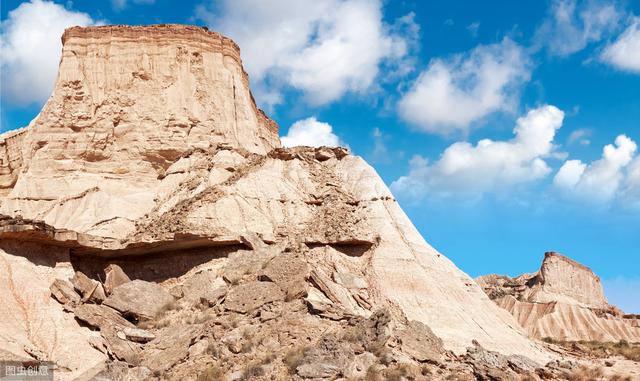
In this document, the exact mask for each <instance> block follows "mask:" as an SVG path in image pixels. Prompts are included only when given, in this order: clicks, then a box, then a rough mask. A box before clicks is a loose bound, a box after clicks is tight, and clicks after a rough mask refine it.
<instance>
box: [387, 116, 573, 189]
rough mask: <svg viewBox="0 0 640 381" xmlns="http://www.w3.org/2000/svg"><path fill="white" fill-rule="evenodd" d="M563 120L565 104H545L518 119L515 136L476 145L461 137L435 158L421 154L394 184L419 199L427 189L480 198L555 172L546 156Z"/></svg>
mask: <svg viewBox="0 0 640 381" xmlns="http://www.w3.org/2000/svg"><path fill="white" fill-rule="evenodd" d="M563 119H564V113H563V112H562V111H561V110H560V109H558V108H557V107H555V106H551V105H545V106H542V107H539V108H536V109H533V110H531V111H529V112H528V113H527V114H526V115H525V116H522V117H520V118H518V120H517V121H516V127H515V129H514V130H513V132H514V134H515V137H514V138H513V139H511V140H508V141H494V140H490V139H484V140H480V141H479V142H478V143H477V144H476V145H475V146H474V145H472V144H470V143H468V142H457V143H454V144H452V145H451V146H449V147H448V148H447V149H446V150H445V151H444V152H443V153H442V155H441V156H440V158H439V160H438V161H436V162H434V163H429V161H428V160H427V159H425V158H423V157H421V156H416V157H414V158H413V159H412V160H411V162H410V171H409V174H408V175H406V176H402V177H400V178H399V179H397V180H396V181H394V182H393V183H392V184H391V189H392V190H393V191H394V192H396V193H397V194H400V195H405V196H408V197H410V198H415V199H420V198H422V197H424V196H425V195H427V194H429V195H441V196H449V195H463V196H464V195H466V196H474V197H475V196H479V195H482V194H484V193H488V192H496V191H503V190H505V189H507V188H509V187H510V186H513V185H517V184H523V183H530V182H533V181H536V180H539V179H541V178H544V177H546V176H547V175H548V174H549V173H550V172H551V169H550V168H549V166H548V165H547V163H546V162H545V160H544V159H545V158H546V157H549V156H550V155H552V154H553V153H554V145H553V139H554V136H555V133H556V130H557V129H559V128H560V127H561V126H562V122H563Z"/></svg>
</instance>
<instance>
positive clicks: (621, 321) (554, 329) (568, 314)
mask: <svg viewBox="0 0 640 381" xmlns="http://www.w3.org/2000/svg"><path fill="white" fill-rule="evenodd" d="M477 282H478V284H480V286H482V288H483V289H484V290H485V292H486V293H487V295H489V296H490V297H491V298H492V299H493V300H494V301H495V302H496V304H497V305H499V306H500V307H502V308H504V309H505V310H507V311H509V312H510V313H511V314H512V315H513V316H514V317H515V318H516V320H517V321H518V323H520V325H522V326H523V327H524V328H525V329H526V330H527V332H528V333H529V335H531V336H532V337H534V338H538V339H543V338H545V337H549V338H553V339H556V340H567V341H580V340H585V341H620V340H627V341H629V342H637V341H640V327H638V326H637V324H636V323H637V321H636V319H626V318H624V317H623V314H622V313H621V312H620V311H619V310H618V309H617V308H616V307H614V306H610V305H609V304H608V303H607V300H606V298H605V296H604V291H603V289H602V284H601V283H600V278H598V277H597V276H596V275H595V274H594V273H593V271H591V269H589V268H588V267H586V266H584V265H582V264H580V263H577V262H576V261H574V260H572V259H570V258H567V257H565V256H563V255H560V254H558V253H555V252H548V253H545V256H544V260H543V261H542V265H541V266H540V270H539V271H538V272H536V273H533V274H523V275H520V276H518V277H516V278H510V277H506V276H500V275H495V274H492V275H486V276H482V277H479V278H478V279H477Z"/></svg>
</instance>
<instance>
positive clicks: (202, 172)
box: [0, 25, 557, 379]
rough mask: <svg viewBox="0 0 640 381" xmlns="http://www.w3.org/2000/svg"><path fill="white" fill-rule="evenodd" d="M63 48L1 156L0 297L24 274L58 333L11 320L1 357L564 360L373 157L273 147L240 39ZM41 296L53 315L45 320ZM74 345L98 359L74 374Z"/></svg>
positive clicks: (481, 368)
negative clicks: (423, 223) (464, 266)
mask: <svg viewBox="0 0 640 381" xmlns="http://www.w3.org/2000/svg"><path fill="white" fill-rule="evenodd" d="M63 41H64V49H63V58H62V61H61V64H60V73H59V76H58V81H57V84H56V88H55V91H54V93H53V95H52V97H51V98H50V100H49V102H48V103H47V104H46V105H45V107H44V108H43V110H42V112H41V114H40V115H39V116H38V118H36V119H35V120H34V122H33V123H31V124H30V125H29V126H28V127H27V128H26V130H25V132H24V133H22V134H21V135H20V136H21V137H20V138H19V139H13V140H11V139H10V138H9V137H8V135H5V137H6V138H5V139H4V140H5V147H6V148H5V153H4V154H3V153H2V151H0V155H4V157H7V158H8V159H7V160H5V159H3V161H2V168H3V172H2V173H1V175H2V176H4V177H2V179H3V181H4V182H3V183H2V184H3V186H4V192H5V193H4V195H3V196H2V198H1V199H0V213H2V214H4V215H5V216H4V217H3V218H1V219H0V240H1V241H0V242H1V243H2V246H0V249H1V250H0V258H2V263H3V264H5V267H6V269H5V272H4V273H5V276H4V278H0V281H1V283H0V287H1V288H0V294H2V295H8V296H10V295H13V294H11V293H10V292H9V290H10V289H11V288H12V287H14V288H15V286H12V285H15V284H17V283H16V282H23V283H24V282H26V280H25V279H27V278H28V276H33V277H34V278H37V284H38V285H42V286H38V287H36V288H33V291H32V292H31V293H28V294H21V295H18V297H15V296H14V297H7V300H6V301H5V302H6V303H7V304H6V305H7V306H8V307H9V308H8V309H9V310H11V311H24V314H25V316H27V317H28V319H27V320H28V321H31V320H32V319H35V318H40V316H49V314H51V316H53V317H54V321H58V322H60V323H59V324H56V326H55V327H51V329H50V330H49V331H48V332H49V333H47V334H46V335H44V334H38V333H34V331H33V330H32V329H31V327H32V326H33V325H31V323H28V324H20V323H16V322H12V323H6V322H8V321H9V320H6V321H5V320H3V324H4V325H0V334H1V335H2V337H9V338H12V341H11V345H5V344H2V345H3V347H2V348H0V349H3V350H5V351H8V352H9V353H10V354H11V355H12V356H16V357H18V358H22V357H28V356H32V357H33V355H32V354H30V351H31V352H34V353H39V354H42V353H43V355H42V356H45V357H46V358H48V359H52V360H53V361H55V362H57V363H60V364H65V365H64V368H61V370H60V371H59V374H62V375H65V377H67V378H73V377H77V376H79V375H86V374H90V373H91V372H92V371H93V370H94V369H96V367H97V368H100V366H101V364H102V366H103V367H104V366H105V365H104V364H105V358H108V359H109V364H111V365H113V364H117V361H124V362H125V363H126V366H125V367H124V369H129V370H131V371H134V370H135V371H136V372H140V374H138V376H139V378H144V377H148V376H149V375H150V374H151V376H153V377H156V378H157V377H160V376H159V375H163V376H167V377H168V376H172V377H177V378H180V379H190V377H191V378H195V376H197V374H198V373H199V372H203V371H204V370H206V369H207V367H210V366H213V365H215V366H216V367H218V368H220V369H221V371H222V372H223V373H225V374H237V372H240V371H245V370H247V369H253V368H251V367H252V366H254V365H256V364H259V366H260V367H263V368H265V369H267V370H266V371H265V372H266V373H265V374H282V375H283V377H284V375H286V377H285V378H284V379H286V378H287V377H290V378H294V379H300V378H328V379H335V378H337V377H355V378H357V377H362V376H364V374H361V373H363V372H366V370H367V369H369V368H370V367H372V366H374V368H375V367H377V368H375V369H380V371H381V372H382V371H384V372H387V373H389V372H392V371H395V370H397V369H396V368H398V366H399V365H398V364H401V363H410V364H413V365H415V366H416V367H418V366H419V364H423V363H428V364H430V365H428V366H427V365H424V366H425V367H428V368H429V369H430V370H429V372H431V371H433V372H437V374H438V376H435V374H436V373H434V376H433V378H432V379H438V377H441V378H445V377H447V376H448V374H451V373H453V374H467V375H472V374H475V375H477V376H478V377H481V376H482V375H485V376H486V374H488V373H487V372H489V373H491V372H494V373H492V374H496V373H495V372H502V373H500V374H501V375H502V376H501V377H503V378H504V379H510V378H509V377H511V379H513V378H514V377H517V376H516V374H518V373H520V374H528V373H532V372H534V371H536V368H537V367H539V366H542V365H543V364H544V363H546V362H547V361H548V360H549V359H551V358H552V357H553V356H554V355H551V354H550V353H549V352H547V351H546V350H545V349H544V348H543V347H542V346H541V345H540V344H537V343H534V342H532V341H531V340H529V339H528V338H527V336H526V334H525V332H524V331H523V330H522V328H521V327H520V326H519V325H518V324H517V322H516V321H515V319H514V318H513V317H512V316H511V315H510V314H509V313H508V312H507V311H505V310H503V309H501V308H499V307H498V306H496V305H495V304H494V303H492V302H491V301H490V300H489V298H488V297H487V296H486V295H485V294H484V293H483V291H482V289H481V288H480V287H479V286H478V285H477V284H476V283H475V282H474V281H473V280H472V279H471V278H470V277H469V276H467V275H466V274H465V273H463V272H462V271H460V270H459V269H458V268H457V267H456V266H455V265H454V264H453V263H452V262H451V261H449V260H448V259H447V258H446V257H444V256H443V255H442V254H440V253H438V252H437V251H436V250H435V249H433V248H432V247H431V246H429V245H428V244H427V243H426V242H425V240H424V239H423V237H422V236H421V235H420V234H419V233H418V231H417V230H416V228H415V227H414V226H413V225H412V223H411V221H410V220H409V219H408V218H407V216H406V215H405V214H404V212H403V211H402V210H401V208H400V207H399V205H398V203H397V202H396V200H395V199H394V198H393V195H392V194H391V193H390V192H389V190H388V188H387V187H386V186H385V184H384V183H383V181H382V180H381V179H380V177H379V176H378V175H377V173H376V172H375V170H374V169H373V168H371V167H370V166H369V165H368V164H367V163H365V162H364V161H363V160H362V159H361V158H359V157H356V156H352V155H350V154H349V153H348V151H347V150H346V149H343V148H327V147H323V148H317V149H313V148H308V147H298V148H289V149H282V148H279V141H278V137H277V128H276V127H275V124H274V123H273V122H271V121H269V119H268V118H267V117H266V116H264V114H262V113H261V112H260V111H259V110H257V109H256V108H255V104H254V103H253V100H252V99H251V94H250V92H249V89H248V85H247V78H246V74H244V72H243V70H242V66H241V63H240V58H239V51H238V48H237V46H236V45H235V44H234V43H233V42H231V41H230V40H228V39H227V38H225V37H222V36H220V35H219V34H216V33H212V32H209V31H206V30H203V29H201V28H195V27H186V26H175V25H161V26H149V27H124V26H109V27H90V28H71V29H69V30H67V31H66V32H65V34H64V36H63ZM9 152H11V153H9ZM16 158H18V159H16ZM5 179H6V180H5ZM29 245H39V247H41V249H39V250H34V249H29V248H28V247H31V246H29ZM53 252H56V253H59V256H58V257H56V258H58V259H56V261H55V264H54V263H52V262H51V261H49V258H50V256H49V253H53ZM29 253H31V254H29ZM58 268H60V269H64V271H62V270H60V271H58V270H57V269H58ZM17 269H20V270H17ZM114 269H115V270H114ZM74 271H75V273H74ZM7 274H8V275H7ZM12 274H13V275H12ZM113 274H116V275H113ZM16 275H20V276H21V277H22V276H24V277H25V279H22V278H20V279H18V278H16ZM72 275H73V277H72ZM70 278H71V281H72V284H70V283H68V282H69V279H70ZM116 280H117V281H116ZM24 284H26V283H24ZM47 284H50V285H51V288H50V290H48V289H47V288H46V285H47ZM556 288H557V287H556ZM556 288H554V289H556ZM50 294H51V295H53V296H54V297H55V298H56V300H58V301H59V302H60V305H56V304H53V305H51V307H50V308H51V310H50V309H42V308H40V305H39V304H38V303H39V301H42V300H48V301H50V300H51V299H50ZM165 302H166V303H165ZM74 318H75V320H74ZM12 321H13V320H12ZM16 321H19V319H16ZM79 322H81V323H79ZM33 324H37V322H36V323H33ZM74 324H75V325H74ZM86 326H88V327H91V328H92V330H88V329H87V328H86ZM240 326H242V327H248V328H242V329H241V330H240V329H239V327H240ZM354 326H356V327H360V328H357V329H361V328H362V329H363V330H364V333H362V332H355V333H354V332H351V329H352V328H350V327H354ZM354 329H355V328H354ZM247 330H249V331H251V332H248V331H247ZM245 331H247V332H245ZM371 331H373V333H371ZM96 332H99V333H100V335H99V336H98V335H96ZM14 337H15V340H14V339H13V338H14ZM336 338H341V339H340V340H338V341H336ZM61 340H67V342H68V343H73V342H76V341H77V342H78V344H77V347H78V348H81V347H82V348H84V347H87V346H89V347H91V348H93V349H90V350H87V351H85V352H83V353H85V355H84V356H85V357H79V358H78V361H75V360H74V359H69V358H67V356H69V354H68V353H66V352H64V348H66V347H64V346H60V345H59V343H61V342H62V341H61ZM350 340H351V341H350ZM243 343H248V344H247V345H249V346H248V347H247V348H245V347H244V344H243ZM68 345H72V344H68ZM310 345H311V346H312V347H314V348H315V349H314V350H313V351H312V350H310V349H309V346H310ZM32 347H33V348H35V349H32ZM37 351H39V352H37ZM488 351H496V353H494V352H488ZM498 352H499V353H500V354H498ZM290 353H300V354H301V355H302V357H301V358H300V359H298V360H299V361H298V360H296V361H293V362H292V363H291V364H289V365H288V369H287V365H286V364H288V362H287V361H289V360H291V359H289V360H287V359H288V357H287V356H289V354H290ZM487 356H489V357H490V358H491V359H493V360H492V361H493V363H491V361H487V360H486V359H487V358H489V357H487ZM521 356H526V359H525V358H524V357H521ZM389 359H391V360H389ZM527 359H528V360H527ZM388 361H391V363H388ZM385 362H387V364H386V365H385ZM111 365H109V366H111ZM256 366H257V365H256ZM420 366H422V365H420ZM394 367H395V368H394ZM245 368H246V369H245ZM363 369H364V371H363ZM438 369H440V370H438ZM234 372H235V373H234ZM387 373H384V374H387ZM389 374H391V373H389ZM138 376H135V377H134V376H132V375H130V377H129V376H127V377H129V378H133V379H135V378H136V377H138ZM256 377H257V379H259V377H260V375H256ZM389 377H390V376H389ZM125 378H126V377H125Z"/></svg>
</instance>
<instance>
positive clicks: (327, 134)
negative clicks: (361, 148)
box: [280, 117, 341, 147]
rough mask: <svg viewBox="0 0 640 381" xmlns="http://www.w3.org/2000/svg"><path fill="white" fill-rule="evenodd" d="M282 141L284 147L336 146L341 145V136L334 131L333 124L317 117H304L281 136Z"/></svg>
mask: <svg viewBox="0 0 640 381" xmlns="http://www.w3.org/2000/svg"><path fill="white" fill-rule="evenodd" d="M280 141H281V142H282V145H283V146H284V147H295V146H310V147H320V146H329V147H336V146H339V145H341V142H340V138H338V136H337V135H335V134H334V133H333V129H332V127H331V125H330V124H329V123H324V122H319V121H318V120H317V119H316V118H315V117H310V118H307V119H302V120H299V121H297V122H295V123H294V124H292V125H291V127H289V131H288V133H287V135H286V136H283V137H281V138H280Z"/></svg>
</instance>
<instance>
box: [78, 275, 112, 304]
mask: <svg viewBox="0 0 640 381" xmlns="http://www.w3.org/2000/svg"><path fill="white" fill-rule="evenodd" d="M71 283H72V284H73V287H74V288H75V289H76V291H78V292H79V293H80V295H82V301H91V302H94V303H102V302H103V301H104V300H105V298H106V295H105V293H104V288H103V287H102V284H101V283H100V282H98V281H95V280H93V279H89V277H87V276H86V275H84V274H83V273H81V272H80V271H76V273H75V274H74V275H73V278H71Z"/></svg>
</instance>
